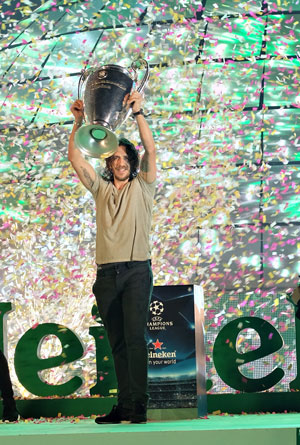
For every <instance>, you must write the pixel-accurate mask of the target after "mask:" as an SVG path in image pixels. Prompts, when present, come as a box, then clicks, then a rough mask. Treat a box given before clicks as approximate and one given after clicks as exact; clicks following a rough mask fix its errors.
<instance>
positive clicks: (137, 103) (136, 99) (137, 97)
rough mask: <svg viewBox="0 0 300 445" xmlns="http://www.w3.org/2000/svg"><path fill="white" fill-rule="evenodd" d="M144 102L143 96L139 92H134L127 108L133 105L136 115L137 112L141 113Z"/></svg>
mask: <svg viewBox="0 0 300 445" xmlns="http://www.w3.org/2000/svg"><path fill="white" fill-rule="evenodd" d="M142 101H143V96H142V95H141V93H139V92H138V91H133V93H131V94H130V96H129V97H128V100H127V106H128V107H130V106H131V105H132V112H133V113H136V112H137V111H140V109H141V108H142Z"/></svg>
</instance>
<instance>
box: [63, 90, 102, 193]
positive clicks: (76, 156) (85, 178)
mask: <svg viewBox="0 0 300 445" xmlns="http://www.w3.org/2000/svg"><path fill="white" fill-rule="evenodd" d="M70 110H71V112H72V114H73V116H74V118H75V122H74V126H73V129H72V132H71V135H70V139H69V147H68V159H69V161H70V162H71V164H72V166H73V168H74V170H75V171H76V173H77V175H78V177H79V179H80V181H81V182H82V184H83V185H84V186H85V187H86V188H87V189H88V190H91V188H92V186H93V184H94V181H95V178H96V172H95V170H94V168H93V167H92V166H91V165H90V164H89V163H88V162H87V161H86V160H85V158H84V157H83V155H82V153H81V151H80V150H79V149H78V148H76V146H75V142H74V138H75V133H76V131H77V130H78V128H80V126H81V125H82V121H83V102H82V100H79V99H78V100H76V101H75V102H74V103H73V104H72V106H71V108H70Z"/></svg>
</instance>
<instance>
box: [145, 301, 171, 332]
mask: <svg viewBox="0 0 300 445" xmlns="http://www.w3.org/2000/svg"><path fill="white" fill-rule="evenodd" d="M149 309H150V314H151V315H152V317H151V319H150V320H149V321H148V323H147V326H148V329H149V330H150V331H165V330H166V328H167V327H169V326H173V321H164V320H163V318H162V314H165V307H164V304H163V302H162V301H159V300H154V301H152V302H151V304H150V308H149Z"/></svg>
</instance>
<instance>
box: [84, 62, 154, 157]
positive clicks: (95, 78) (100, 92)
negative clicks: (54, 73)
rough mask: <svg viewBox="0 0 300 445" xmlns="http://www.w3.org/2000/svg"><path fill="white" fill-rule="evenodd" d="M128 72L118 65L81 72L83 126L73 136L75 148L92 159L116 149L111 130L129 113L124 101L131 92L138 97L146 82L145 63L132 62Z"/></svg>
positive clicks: (146, 70)
mask: <svg viewBox="0 0 300 445" xmlns="http://www.w3.org/2000/svg"><path fill="white" fill-rule="evenodd" d="M142 66H144V68H145V74H144V77H143V79H142V80H141V82H140V84H139V85H137V79H138V74H137V69H138V68H141V67H142ZM130 70H131V71H129V70H128V69H126V68H123V67H121V66H119V65H104V66H101V67H100V68H91V69H88V70H85V71H83V72H82V74H81V77H80V79H79V84H78V98H81V97H82V98H83V104H84V117H85V121H86V122H87V124H88V125H84V126H82V127H81V128H79V130H78V131H77V132H76V133H75V144H76V146H77V147H78V148H79V149H80V150H81V151H82V152H83V153H84V154H86V155H87V156H90V157H92V158H107V157H109V156H111V155H112V154H113V153H114V152H115V151H116V150H117V148H118V138H117V136H116V135H115V133H114V132H115V130H116V129H117V128H118V127H120V126H121V125H122V124H123V122H125V121H126V119H127V118H128V117H129V115H130V114H131V112H132V109H131V108H130V107H129V108H128V106H126V104H127V99H128V97H129V95H130V93H131V91H132V90H133V88H134V89H135V90H137V91H139V92H140V93H141V92H142V91H143V90H144V88H145V86H146V84H147V82H148V79H149V66H148V63H147V62H146V60H144V59H138V60H137V61H136V62H133V63H132V65H131V67H130Z"/></svg>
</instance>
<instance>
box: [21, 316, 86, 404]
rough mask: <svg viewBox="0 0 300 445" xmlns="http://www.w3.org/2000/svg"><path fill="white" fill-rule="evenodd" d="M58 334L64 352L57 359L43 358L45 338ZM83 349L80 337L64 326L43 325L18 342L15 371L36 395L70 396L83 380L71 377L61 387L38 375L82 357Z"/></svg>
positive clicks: (24, 384)
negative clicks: (43, 379) (41, 355)
mask: <svg viewBox="0 0 300 445" xmlns="http://www.w3.org/2000/svg"><path fill="white" fill-rule="evenodd" d="M49 335H55V336H56V337H58V338H59V340H60V342H61V345H62V353H61V354H60V355H58V356H56V357H49V358H45V359H41V358H40V354H39V353H40V347H41V344H42V342H43V340H44V338H45V337H47V336H49ZM82 355H83V347H82V344H81V341H80V339H79V337H77V335H76V334H74V332H72V331H71V330H70V329H68V328H66V327H65V326H61V325H58V324H56V323H44V324H40V325H38V326H37V327H36V328H35V329H29V330H28V331H27V332H25V334H24V335H23V337H21V339H20V340H19V342H18V344H17V347H16V352H15V370H16V374H17V376H18V378H19V381H20V383H22V385H23V386H24V387H25V388H26V389H27V390H28V391H29V392H31V393H32V394H35V395H37V396H43V397H47V396H54V395H58V396H67V395H69V394H72V393H73V392H74V391H76V390H77V389H78V388H79V387H80V386H81V384H82V379H81V378H80V377H77V376H75V377H72V378H71V379H70V380H69V381H68V382H66V383H63V384H61V385H50V384H48V383H46V382H43V381H42V380H41V379H40V376H39V372H40V371H42V370H44V369H49V368H55V367H57V366H62V365H65V364H66V363H70V362H73V361H74V360H77V359H79V358H81V357H82Z"/></svg>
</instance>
